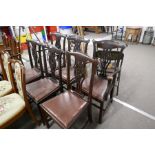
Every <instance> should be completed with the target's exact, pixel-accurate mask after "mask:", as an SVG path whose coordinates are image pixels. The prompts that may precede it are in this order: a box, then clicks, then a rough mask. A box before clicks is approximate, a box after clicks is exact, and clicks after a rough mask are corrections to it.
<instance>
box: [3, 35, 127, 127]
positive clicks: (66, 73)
mask: <svg viewBox="0 0 155 155" xmlns="http://www.w3.org/2000/svg"><path fill="white" fill-rule="evenodd" d="M89 42H90V40H86V39H83V38H81V37H79V36H73V35H71V36H66V35H63V34H60V33H52V34H51V44H45V43H38V42H37V41H33V40H27V45H28V55H29V60H30V68H26V67H24V66H23V64H22V63H21V62H20V61H19V60H17V59H16V60H11V61H8V62H7V63H8V64H9V65H8V66H9V67H8V68H9V69H7V70H9V73H10V75H11V76H10V82H9V83H10V84H11V92H9V94H10V93H12V92H13V93H14V92H18V94H19V95H20V96H22V98H23V99H24V103H26V104H25V105H28V111H29V112H30V115H31V116H32V118H33V120H34V121H35V122H36V123H37V120H36V119H35V116H33V113H32V109H31V107H29V102H33V103H32V104H36V105H37V107H38V110H39V113H40V116H41V121H42V122H43V124H44V125H46V126H47V127H48V128H49V127H50V123H49V122H50V121H51V120H53V121H54V122H55V123H57V124H58V125H59V126H60V127H61V128H72V127H73V126H74V124H75V123H76V121H77V120H78V119H79V117H80V116H81V115H82V114H83V113H85V112H86V113H87V115H88V121H89V122H92V121H93V115H92V107H93V105H94V104H93V101H94V100H95V101H96V102H97V104H95V106H96V107H98V109H99V113H98V122H99V123H102V119H103V114H104V112H105V111H106V106H105V102H106V101H108V98H109V96H110V101H111V102H112V101H113V96H114V89H115V86H117V94H118V90H119V82H120V75H121V67H122V63H123V58H124V54H123V50H124V49H125V48H126V45H124V44H123V45H120V44H119V45H118V42H115V41H103V40H102V41H95V40H93V58H90V57H89V56H88V52H87V50H88V44H89ZM7 54H8V53H7ZM8 57H9V58H8V60H9V59H10V58H13V57H11V56H9V54H8ZM2 62H3V60H2ZM7 63H6V64H7ZM16 65H17V66H18V67H17V68H18V69H17V71H16V67H15V66H16ZM88 65H89V66H91V67H89V68H88V67H87V66H88ZM5 66H6V65H2V70H3V68H5ZM12 68H15V70H13V69H12ZM19 68H20V69H19ZM28 69H31V70H34V72H35V73H34V74H33V73H29V72H28V71H27V70H28ZM19 70H20V76H19V75H18V76H17V77H16V76H15V77H16V78H18V77H21V78H20V79H19V81H21V83H20V82H19V83H18V82H17V81H16V82H15V79H14V78H15V77H14V76H12V75H13V74H16V72H19ZM24 71H25V74H24ZM88 72H89V74H88ZM37 73H38V74H37ZM34 75H37V76H36V78H34V79H33V78H32V79H31V80H27V79H28V76H29V77H30V76H33V77H35V76H34ZM6 76H7V75H6V74H4V77H6ZM21 79H22V80H21ZM116 83H117V84H116ZM64 84H65V85H66V87H65V89H64ZM28 101H29V102H28ZM0 103H1V102H0Z"/></svg>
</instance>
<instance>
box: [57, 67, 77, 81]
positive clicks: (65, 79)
mask: <svg viewBox="0 0 155 155" xmlns="http://www.w3.org/2000/svg"><path fill="white" fill-rule="evenodd" d="M55 74H56V76H59V71H58V70H57V71H56V72H55ZM74 77H75V76H74V68H72V67H71V68H70V80H73V79H74ZM62 80H63V81H67V68H66V67H63V68H62Z"/></svg>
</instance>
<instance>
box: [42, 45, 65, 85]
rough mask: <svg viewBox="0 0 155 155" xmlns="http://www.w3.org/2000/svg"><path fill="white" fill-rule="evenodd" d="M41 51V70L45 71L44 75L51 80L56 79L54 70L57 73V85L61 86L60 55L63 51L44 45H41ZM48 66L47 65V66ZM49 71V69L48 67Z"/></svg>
mask: <svg viewBox="0 0 155 155" xmlns="http://www.w3.org/2000/svg"><path fill="white" fill-rule="evenodd" d="M41 49H42V53H43V70H44V72H45V77H50V78H51V79H52V80H54V81H57V79H58V78H57V77H56V71H58V72H59V73H58V74H59V79H58V82H59V85H60V87H62V65H61V64H62V55H63V54H64V52H63V51H62V50H61V49H58V48H56V47H54V46H53V47H49V46H46V45H41ZM48 66H49V67H48ZM48 68H49V69H50V71H49V69H48Z"/></svg>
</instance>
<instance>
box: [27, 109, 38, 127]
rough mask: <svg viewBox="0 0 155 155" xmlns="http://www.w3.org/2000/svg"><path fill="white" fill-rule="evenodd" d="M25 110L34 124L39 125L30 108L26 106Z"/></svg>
mask: <svg viewBox="0 0 155 155" xmlns="http://www.w3.org/2000/svg"><path fill="white" fill-rule="evenodd" d="M27 112H28V114H29V115H30V117H31V118H32V120H33V122H34V123H35V124H36V125H39V121H38V120H37V119H36V117H35V115H34V114H33V112H32V110H31V108H30V107H27Z"/></svg>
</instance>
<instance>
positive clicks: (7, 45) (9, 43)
mask: <svg viewBox="0 0 155 155" xmlns="http://www.w3.org/2000/svg"><path fill="white" fill-rule="evenodd" d="M2 40H3V44H4V49H6V50H8V49H10V50H9V51H8V52H9V53H10V55H11V56H13V55H16V54H19V52H20V48H19V43H18V42H17V41H16V39H15V38H8V37H7V35H6V34H5V33H3V34H2Z"/></svg>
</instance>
